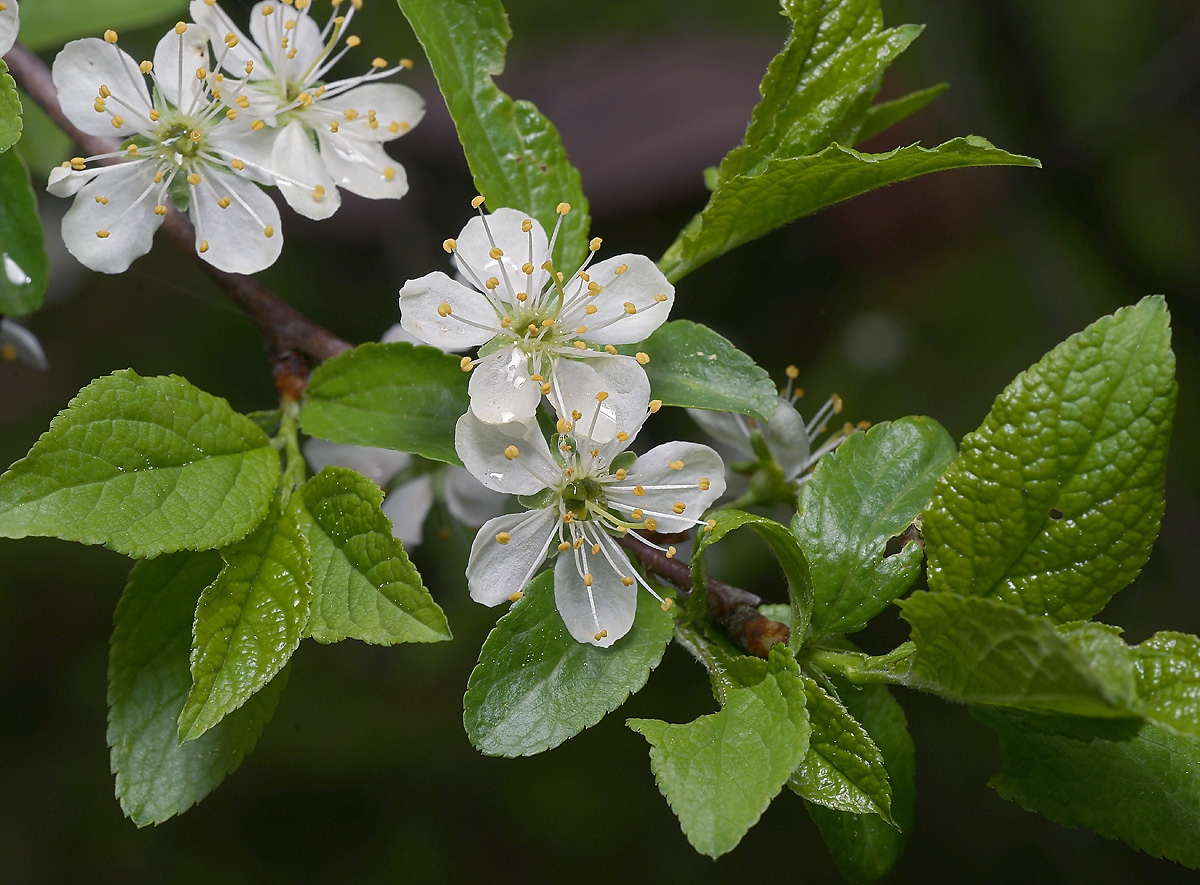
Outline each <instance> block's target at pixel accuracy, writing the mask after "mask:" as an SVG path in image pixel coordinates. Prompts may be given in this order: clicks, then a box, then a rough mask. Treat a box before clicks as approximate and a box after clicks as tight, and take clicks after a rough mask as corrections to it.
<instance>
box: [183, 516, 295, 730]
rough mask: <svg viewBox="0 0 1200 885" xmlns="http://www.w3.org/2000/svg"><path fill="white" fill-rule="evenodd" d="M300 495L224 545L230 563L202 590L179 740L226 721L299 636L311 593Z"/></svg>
mask: <svg viewBox="0 0 1200 885" xmlns="http://www.w3.org/2000/svg"><path fill="white" fill-rule="evenodd" d="M299 510H300V502H299V498H298V497H297V496H293V498H292V502H291V504H290V505H289V506H287V507H286V509H284V510H283V512H282V513H281V512H280V511H279V508H278V506H277V505H273V506H272V507H271V511H270V512H269V513H268V514H267V518H266V519H265V520H264V521H263V523H262V525H260V526H259V527H258V528H257V529H255V530H254V531H253V532H251V533H250V535H249V537H247V538H245V539H244V540H242V541H240V542H238V543H237V544H234V545H233V546H232V547H228V548H226V549H224V550H222V551H221V558H222V559H224V560H225V567H224V568H223V569H222V570H221V574H220V575H218V576H217V579H216V580H215V581H213V582H212V583H211V584H209V585H208V586H207V587H206V588H205V589H204V592H203V593H201V594H200V602H199V603H198V604H197V606H196V619H195V623H194V626H193V631H192V635H193V637H194V638H193V642H192V653H191V670H192V688H191V691H190V692H188V697H187V701H186V703H185V704H184V706H183V711H182V712H181V713H180V714H179V742H180V743H181V744H183V743H184V742H186V741H192V740H195V739H196V738H198V737H200V736H201V735H203V734H204V733H205V732H207V731H208V730H209V729H211V728H212V727H213V726H215V725H217V724H218V723H219V722H221V721H222V720H223V719H224V718H225V716H226V715H227V714H229V713H231V712H233V711H234V710H236V709H238V708H239V707H240V706H242V704H244V703H246V701H247V700H249V699H250V698H251V697H253V696H254V694H255V693H256V692H257V691H259V690H260V689H261V688H262V687H263V686H265V685H266V684H267V683H268V682H270V681H271V679H272V677H274V676H275V674H276V673H278V672H279V671H280V670H281V669H283V666H284V665H285V664H286V663H287V662H288V659H289V658H290V657H291V656H292V652H294V651H295V650H296V647H297V646H298V645H299V644H300V637H301V636H302V635H303V632H304V624H305V621H306V619H307V617H308V609H309V604H310V602H311V601H312V587H311V584H310V581H311V574H312V571H311V564H310V555H309V549H308V542H307V541H306V540H305V538H304V533H303V532H302V531H301V529H300V526H299V525H298V519H299Z"/></svg>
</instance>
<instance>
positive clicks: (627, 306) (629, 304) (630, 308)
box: [625, 301, 637, 316]
mask: <svg viewBox="0 0 1200 885" xmlns="http://www.w3.org/2000/svg"><path fill="white" fill-rule="evenodd" d="M625 312H626V313H627V314H629V315H630V316H633V315H634V314H635V313H637V308H636V307H634V306H633V302H632V301H626V302H625Z"/></svg>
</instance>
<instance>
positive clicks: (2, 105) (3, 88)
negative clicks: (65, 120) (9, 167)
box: [0, 58, 21, 313]
mask: <svg viewBox="0 0 1200 885" xmlns="http://www.w3.org/2000/svg"><path fill="white" fill-rule="evenodd" d="M20 138H21V98H20V96H18V95H17V83H16V81H15V80H14V79H13V78H12V74H10V73H9V72H8V65H7V64H5V62H4V59H2V58H0V151H7V150H8V149H9V148H10V147H12V146H13V145H14V144H16V143H17V141H18V140H19V139H20ZM2 312H3V311H0V313H2Z"/></svg>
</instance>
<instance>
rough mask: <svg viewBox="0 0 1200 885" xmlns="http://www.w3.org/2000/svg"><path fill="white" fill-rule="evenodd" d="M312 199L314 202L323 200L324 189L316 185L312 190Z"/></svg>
mask: <svg viewBox="0 0 1200 885" xmlns="http://www.w3.org/2000/svg"><path fill="white" fill-rule="evenodd" d="M313 199H314V200H323V199H325V187H324V186H323V185H320V184H318V185H317V186H316V187H314V188H313Z"/></svg>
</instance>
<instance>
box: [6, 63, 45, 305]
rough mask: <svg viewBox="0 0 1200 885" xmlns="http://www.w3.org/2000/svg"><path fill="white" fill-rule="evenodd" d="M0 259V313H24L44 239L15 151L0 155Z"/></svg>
mask: <svg viewBox="0 0 1200 885" xmlns="http://www.w3.org/2000/svg"><path fill="white" fill-rule="evenodd" d="M0 64H3V62H2V61H0ZM4 76H6V77H7V76H8V75H7V74H5V75H4ZM0 262H2V263H3V264H4V267H3V268H0V271H2V272H0V314H6V315H8V316H24V315H25V314H30V313H33V312H34V311H35V310H37V309H38V308H39V307H41V306H42V298H43V297H44V296H45V294H46V274H47V272H48V270H49V263H48V261H47V259H46V242H45V239H44V238H43V235H42V221H41V219H40V218H39V217H38V211H37V198H36V197H35V196H34V195H33V188H32V187H30V184H29V172H28V171H27V170H26V169H25V164H24V163H22V162H21V158H20V156H18V155H17V152H16V151H8V152H7V153H4V154H0Z"/></svg>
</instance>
